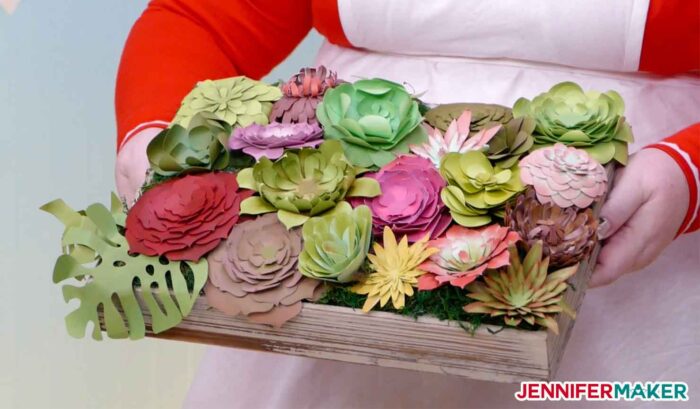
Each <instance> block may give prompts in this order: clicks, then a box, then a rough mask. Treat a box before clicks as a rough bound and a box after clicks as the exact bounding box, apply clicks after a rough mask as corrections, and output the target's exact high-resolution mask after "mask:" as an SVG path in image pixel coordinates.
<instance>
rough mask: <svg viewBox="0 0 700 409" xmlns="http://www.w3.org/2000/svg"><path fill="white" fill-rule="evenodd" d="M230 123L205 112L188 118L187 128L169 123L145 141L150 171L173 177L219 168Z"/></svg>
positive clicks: (224, 163) (226, 155)
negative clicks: (168, 126)
mask: <svg viewBox="0 0 700 409" xmlns="http://www.w3.org/2000/svg"><path fill="white" fill-rule="evenodd" d="M229 135H231V126H230V125H229V124H228V123H226V122H225V121H222V120H220V119H218V118H217V117H216V115H214V114H211V113H208V112H200V113H198V114H196V115H195V116H194V117H192V120H191V121H190V125H189V127H188V128H183V127H182V126H180V125H177V124H175V125H172V126H171V127H170V128H168V129H165V130H163V131H162V132H161V133H159V134H158V135H157V136H156V137H155V138H154V139H153V140H152V141H151V143H149V144H148V148H147V149H146V154H147V155H148V161H149V162H150V164H151V169H152V170H153V172H154V173H156V174H158V175H160V176H175V175H177V174H180V173H192V172H202V171H207V170H221V169H224V168H226V166H228V164H229V152H228V150H227V149H226V145H227V141H228V137H229Z"/></svg>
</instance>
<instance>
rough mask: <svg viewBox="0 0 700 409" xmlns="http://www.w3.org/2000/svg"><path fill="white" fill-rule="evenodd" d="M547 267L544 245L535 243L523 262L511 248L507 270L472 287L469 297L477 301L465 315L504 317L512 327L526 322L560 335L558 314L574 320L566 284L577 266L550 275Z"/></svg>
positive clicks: (473, 284)
mask: <svg viewBox="0 0 700 409" xmlns="http://www.w3.org/2000/svg"><path fill="white" fill-rule="evenodd" d="M548 266H549V259H548V258H546V257H545V258H544V259H543V258H542V243H540V242H537V243H535V244H534V245H533V246H532V248H531V249H530V251H529V252H528V253H527V255H526V256H525V258H524V259H523V260H521V259H520V256H519V255H518V251H517V250H516V249H515V248H514V247H511V249H510V265H509V266H508V267H507V268H505V269H501V270H499V271H494V272H489V273H486V274H484V276H483V278H484V282H480V281H475V282H473V283H471V284H469V286H468V287H467V290H468V291H469V293H468V294H467V297H469V298H471V299H473V300H476V301H475V302H472V303H470V304H467V305H465V306H464V311H466V312H468V313H472V314H473V313H481V314H488V315H490V316H491V317H501V316H502V317H503V320H504V322H505V324H506V325H509V326H513V327H514V326H517V325H519V324H520V323H521V322H523V321H525V322H527V323H528V324H530V325H535V324H537V325H541V326H543V327H545V328H547V329H549V330H550V331H552V332H553V333H554V334H559V326H558V325H557V322H556V320H555V319H554V317H555V316H556V314H558V313H560V312H564V313H566V314H568V315H570V316H571V317H572V318H575V313H574V311H573V310H571V308H570V307H569V306H568V305H567V304H566V303H565V302H564V292H565V291H566V289H567V288H568V287H569V286H568V284H567V283H566V280H567V279H568V278H569V277H571V276H573V275H574V274H575V273H576V271H577V269H578V264H577V265H573V266H570V267H566V268H563V269H561V270H557V271H554V272H552V273H549V274H547V268H548Z"/></svg>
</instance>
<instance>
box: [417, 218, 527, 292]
mask: <svg viewBox="0 0 700 409" xmlns="http://www.w3.org/2000/svg"><path fill="white" fill-rule="evenodd" d="M518 240H520V237H519V236H518V234H517V233H515V232H512V231H509V230H508V228H507V227H501V226H499V225H497V224H492V225H490V226H487V227H482V228H480V229H468V228H466V227H462V226H452V227H450V229H449V230H447V233H446V234H445V237H441V238H439V239H436V240H431V241H430V243H429V245H430V246H431V247H435V248H437V249H438V250H440V251H439V252H438V253H435V254H433V255H432V256H430V259H428V260H427V261H426V262H424V263H423V264H421V266H420V267H421V269H422V270H424V271H426V274H424V275H422V276H421V277H420V278H419V279H418V289H419V290H434V289H436V288H438V287H440V286H443V285H445V284H447V283H450V284H451V285H453V286H455V287H459V288H464V286H466V285H467V284H469V283H471V282H472V281H474V280H476V278H477V277H479V276H481V275H482V274H483V273H484V271H485V270H486V269H487V268H488V269H496V268H499V267H503V266H507V265H508V264H509V263H510V260H509V253H508V247H510V246H512V245H514V244H515V243H516V242H517V241H518Z"/></svg>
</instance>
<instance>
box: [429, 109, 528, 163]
mask: <svg viewBox="0 0 700 409" xmlns="http://www.w3.org/2000/svg"><path fill="white" fill-rule="evenodd" d="M464 110H469V111H470V112H471V113H472V117H471V122H470V125H469V127H470V130H471V135H472V137H474V136H475V134H476V133H478V132H482V131H483V130H484V129H487V128H492V127H494V126H498V125H502V126H501V127H500V128H499V130H498V132H497V133H496V135H495V136H493V137H492V138H491V139H490V141H489V143H488V150H487V152H486V156H487V157H488V158H489V160H491V162H492V163H494V164H496V165H498V166H499V167H500V168H502V169H505V168H512V167H513V166H514V165H516V164H517V163H518V159H519V158H520V157H521V156H522V155H524V154H525V153H527V152H528V151H529V150H530V149H531V148H532V145H533V144H534V140H533V138H532V132H533V131H534V130H535V120H534V119H532V118H513V114H512V112H511V110H510V108H506V107H504V106H501V105H492V104H469V103H462V104H446V105H439V106H437V107H435V108H433V109H431V110H430V111H428V112H427V113H426V114H425V120H426V122H428V123H429V124H431V125H432V126H434V127H436V128H438V129H440V130H441V131H443V132H445V130H446V129H448V128H449V124H450V123H451V122H450V121H454V120H455V119H456V118H458V117H459V115H461V113H462V112H464Z"/></svg>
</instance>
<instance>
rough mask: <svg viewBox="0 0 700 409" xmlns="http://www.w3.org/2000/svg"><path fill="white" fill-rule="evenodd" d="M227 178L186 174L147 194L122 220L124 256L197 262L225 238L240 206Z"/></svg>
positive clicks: (238, 194)
mask: <svg viewBox="0 0 700 409" xmlns="http://www.w3.org/2000/svg"><path fill="white" fill-rule="evenodd" d="M252 194H253V192H252V191H249V190H242V191H239V190H238V182H236V175H235V174H232V173H202V174H196V175H188V176H185V177H182V178H179V179H175V180H171V181H168V182H165V183H163V184H160V185H157V186H155V187H153V188H152V189H150V190H148V191H146V192H145V193H144V194H143V196H141V198H140V199H139V200H138V202H136V204H135V205H134V207H133V208H131V210H130V211H129V215H128V216H127V218H126V240H127V241H128V242H129V251H131V252H133V253H140V254H146V255H149V256H165V257H167V258H168V259H169V260H187V261H195V260H199V259H200V258H201V257H202V256H204V255H205V254H207V253H208V252H210V251H211V250H213V249H214V248H216V246H218V245H219V242H220V241H221V240H222V239H225V238H226V237H228V235H229V233H230V232H231V229H232V228H233V225H234V224H236V222H237V221H238V216H239V212H240V205H241V201H243V200H244V199H246V198H247V197H249V196H250V195H252Z"/></svg>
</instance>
